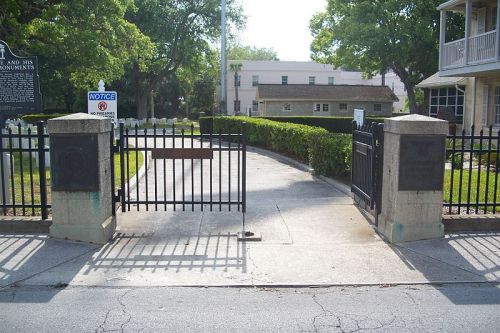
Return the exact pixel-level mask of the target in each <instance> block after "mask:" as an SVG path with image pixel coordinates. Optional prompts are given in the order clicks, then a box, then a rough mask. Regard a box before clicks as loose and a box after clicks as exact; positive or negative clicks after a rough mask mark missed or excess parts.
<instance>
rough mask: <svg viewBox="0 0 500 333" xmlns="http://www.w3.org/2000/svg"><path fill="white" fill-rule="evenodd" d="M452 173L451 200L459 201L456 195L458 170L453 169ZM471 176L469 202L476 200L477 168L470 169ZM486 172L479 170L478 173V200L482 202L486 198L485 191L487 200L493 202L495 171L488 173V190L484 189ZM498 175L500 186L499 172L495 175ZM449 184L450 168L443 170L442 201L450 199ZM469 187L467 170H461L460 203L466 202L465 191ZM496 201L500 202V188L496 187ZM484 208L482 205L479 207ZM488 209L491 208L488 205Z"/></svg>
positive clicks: (458, 179)
mask: <svg viewBox="0 0 500 333" xmlns="http://www.w3.org/2000/svg"><path fill="white" fill-rule="evenodd" d="M453 172H454V175H453V193H452V202H457V203H458V202H459V201H458V197H459V194H460V188H459V184H460V170H454V171H453ZM471 176H472V178H471V189H470V200H471V202H472V201H473V202H476V195H477V184H478V178H479V173H478V171H477V170H472V175H471ZM487 176H488V173H487V172H486V171H481V174H480V183H479V202H484V201H485V199H486V193H488V202H493V199H494V195H495V173H494V172H490V173H489V186H488V191H486V178H487ZM496 177H498V186H499V187H500V174H498V175H496ZM450 185H451V170H445V176H444V201H446V202H449V201H450ZM468 187H469V170H463V175H462V191H461V192H462V196H461V199H460V202H461V203H467V193H468ZM496 199H497V202H500V188H498V189H497V196H496ZM481 208H484V207H480V209H481ZM488 210H493V208H492V207H490V208H489V209H488Z"/></svg>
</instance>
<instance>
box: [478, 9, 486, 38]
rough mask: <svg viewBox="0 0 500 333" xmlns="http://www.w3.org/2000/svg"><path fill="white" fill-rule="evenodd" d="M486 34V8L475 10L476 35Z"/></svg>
mask: <svg viewBox="0 0 500 333" xmlns="http://www.w3.org/2000/svg"><path fill="white" fill-rule="evenodd" d="M485 32H486V7H483V8H479V9H478V10H477V20H476V35H480V34H484V33H485Z"/></svg>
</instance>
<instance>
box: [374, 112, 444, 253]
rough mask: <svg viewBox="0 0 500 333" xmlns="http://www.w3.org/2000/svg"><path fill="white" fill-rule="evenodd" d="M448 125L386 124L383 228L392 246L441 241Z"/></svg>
mask: <svg viewBox="0 0 500 333" xmlns="http://www.w3.org/2000/svg"><path fill="white" fill-rule="evenodd" d="M447 133H448V123H447V122H446V121H443V120H439V119H435V118H431V117H426V116H421V115H408V116H402V117H396V118H390V119H386V120H385V123H384V162H383V186H382V213H381V216H380V220H379V225H378V229H379V231H380V232H381V233H382V234H383V235H384V236H385V237H386V238H387V240H388V241H389V242H391V243H398V242H406V241H415V240H421V239H430V238H439V237H443V235H444V227H443V224H442V208H443V177H444V164H445V141H446V134H447Z"/></svg>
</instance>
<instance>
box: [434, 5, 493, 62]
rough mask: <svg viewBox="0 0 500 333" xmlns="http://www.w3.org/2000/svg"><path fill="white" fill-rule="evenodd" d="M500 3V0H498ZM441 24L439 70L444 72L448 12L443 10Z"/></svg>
mask: <svg viewBox="0 0 500 333" xmlns="http://www.w3.org/2000/svg"><path fill="white" fill-rule="evenodd" d="M498 1H500V0H498ZM440 13H441V23H440V24H439V70H442V69H443V67H442V63H443V61H442V60H443V57H444V54H443V45H444V43H446V11H445V10H442V11H441V12H440Z"/></svg>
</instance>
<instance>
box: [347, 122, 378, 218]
mask: <svg viewBox="0 0 500 333" xmlns="http://www.w3.org/2000/svg"><path fill="white" fill-rule="evenodd" d="M383 153H384V124H378V123H372V124H370V125H365V126H362V127H358V126H357V125H356V122H354V124H353V130H352V171H351V191H352V192H353V193H354V194H355V196H356V197H357V198H358V200H359V201H361V202H364V203H365V204H366V206H368V207H370V209H372V210H374V215H375V223H376V224H378V214H379V213H380V211H381V208H382V203H381V199H382V164H383V160H384V158H383Z"/></svg>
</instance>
